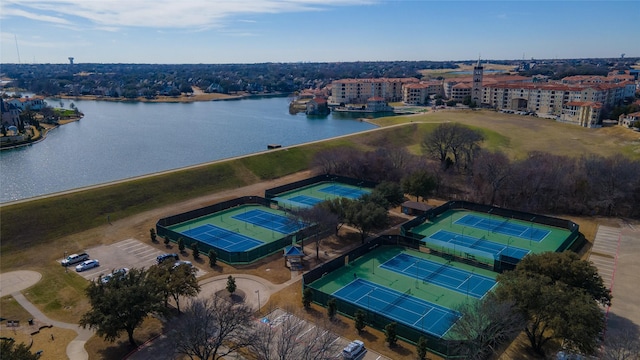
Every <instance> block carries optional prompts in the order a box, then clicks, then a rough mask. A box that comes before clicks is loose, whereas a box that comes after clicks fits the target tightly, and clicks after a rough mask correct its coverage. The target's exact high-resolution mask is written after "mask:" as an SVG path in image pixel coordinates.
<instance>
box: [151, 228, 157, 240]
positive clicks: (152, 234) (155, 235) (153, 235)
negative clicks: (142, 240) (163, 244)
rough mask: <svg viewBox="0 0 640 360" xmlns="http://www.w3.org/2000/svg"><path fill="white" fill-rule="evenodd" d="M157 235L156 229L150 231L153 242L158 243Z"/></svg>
mask: <svg viewBox="0 0 640 360" xmlns="http://www.w3.org/2000/svg"><path fill="white" fill-rule="evenodd" d="M157 236H158V235H157V234H156V229H154V228H151V229H149V237H150V238H151V242H156V238H157Z"/></svg>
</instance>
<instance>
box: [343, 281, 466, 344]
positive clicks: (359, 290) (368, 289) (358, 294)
mask: <svg viewBox="0 0 640 360" xmlns="http://www.w3.org/2000/svg"><path fill="white" fill-rule="evenodd" d="M332 295H333V296H335V297H337V298H339V299H343V300H346V301H348V302H351V303H354V304H357V305H359V306H360V307H363V308H366V309H367V310H369V311H373V312H376V313H379V314H384V315H386V316H390V317H392V318H394V319H396V320H397V321H398V322H401V323H403V324H405V325H407V326H411V327H413V328H416V329H418V330H421V331H425V332H428V333H430V334H432V335H435V336H437V337H439V338H441V337H443V336H444V335H445V334H446V333H447V331H449V329H450V328H451V326H453V323H454V322H455V321H456V320H458V318H459V317H460V314H459V313H457V312H455V311H452V310H450V309H447V308H444V307H442V306H438V305H436V304H433V303H430V302H428V301H425V300H422V299H419V298H417V297H414V296H412V295H411V292H410V290H409V292H407V293H401V292H398V291H395V290H392V289H389V288H386V287H381V286H380V285H377V284H375V283H372V282H370V281H367V280H362V279H356V280H354V281H352V282H350V283H349V284H347V285H345V286H344V287H342V288H341V289H339V290H338V291H336V292H334V293H333V294H332Z"/></svg>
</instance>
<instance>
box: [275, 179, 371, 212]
mask: <svg viewBox="0 0 640 360" xmlns="http://www.w3.org/2000/svg"><path fill="white" fill-rule="evenodd" d="M370 192H371V189H369V188H363V187H359V186H354V185H348V184H343V183H337V182H327V181H323V182H319V183H315V184H312V185H307V186H303V187H299V188H296V189H295V190H291V191H286V192H283V193H278V194H277V196H274V197H273V198H272V199H271V200H274V201H276V202H278V206H280V207H282V208H287V209H294V208H308V207H312V206H314V205H316V204H318V203H320V202H322V201H326V200H333V199H337V198H341V197H344V198H348V199H358V198H360V197H361V196H362V195H365V194H369V193H370Z"/></svg>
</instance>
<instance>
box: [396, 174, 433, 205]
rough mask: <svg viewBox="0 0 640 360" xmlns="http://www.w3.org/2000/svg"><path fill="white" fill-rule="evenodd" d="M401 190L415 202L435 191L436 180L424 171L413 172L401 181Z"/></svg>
mask: <svg viewBox="0 0 640 360" xmlns="http://www.w3.org/2000/svg"><path fill="white" fill-rule="evenodd" d="M402 189H403V190H404V192H405V193H407V194H409V195H412V196H415V197H416V201H420V198H422V199H423V200H424V199H426V198H427V197H428V196H429V195H431V193H433V191H434V190H435V189H436V179H435V178H434V177H433V176H431V175H430V174H429V173H428V172H427V171H426V170H418V171H414V172H412V173H411V174H409V175H407V176H406V177H405V178H404V179H402Z"/></svg>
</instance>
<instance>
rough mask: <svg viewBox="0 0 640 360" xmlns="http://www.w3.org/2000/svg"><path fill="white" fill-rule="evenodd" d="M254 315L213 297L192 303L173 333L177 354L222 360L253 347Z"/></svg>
mask: <svg viewBox="0 0 640 360" xmlns="http://www.w3.org/2000/svg"><path fill="white" fill-rule="evenodd" d="M252 314H253V311H252V310H251V308H249V307H248V306H246V305H244V304H243V305H234V304H233V303H232V302H230V301H227V299H226V298H223V297H219V296H214V297H212V298H207V299H195V300H192V301H191V302H190V303H189V304H188V306H187V308H186V309H185V311H184V314H182V315H181V316H180V317H179V318H178V319H177V322H178V324H177V326H176V328H175V330H174V331H173V336H172V337H173V339H174V341H175V342H174V344H175V351H176V353H178V354H184V355H186V356H188V357H189V358H190V359H201V360H209V359H222V358H223V357H224V356H226V355H229V354H230V353H232V352H235V351H237V350H239V349H242V348H245V347H247V346H248V345H249V343H251V341H252V337H251V325H252Z"/></svg>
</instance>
